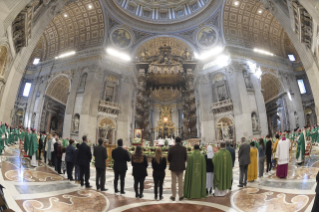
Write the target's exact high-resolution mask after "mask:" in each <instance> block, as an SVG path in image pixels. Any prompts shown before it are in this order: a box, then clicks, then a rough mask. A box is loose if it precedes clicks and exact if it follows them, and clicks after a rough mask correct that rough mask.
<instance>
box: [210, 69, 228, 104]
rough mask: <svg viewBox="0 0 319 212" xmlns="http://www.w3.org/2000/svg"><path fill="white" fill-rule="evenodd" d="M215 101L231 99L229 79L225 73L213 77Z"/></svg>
mask: <svg viewBox="0 0 319 212" xmlns="http://www.w3.org/2000/svg"><path fill="white" fill-rule="evenodd" d="M213 94H214V96H213V101H214V102H222V101H225V100H228V99H229V95H228V89H227V80H226V76H225V75H224V74H221V73H219V74H216V75H215V76H214V77H213Z"/></svg>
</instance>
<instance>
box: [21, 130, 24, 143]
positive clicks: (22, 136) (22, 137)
mask: <svg viewBox="0 0 319 212" xmlns="http://www.w3.org/2000/svg"><path fill="white" fill-rule="evenodd" d="M20 131H21V132H20V140H21V142H23V140H24V137H25V134H24V130H23V129H20Z"/></svg>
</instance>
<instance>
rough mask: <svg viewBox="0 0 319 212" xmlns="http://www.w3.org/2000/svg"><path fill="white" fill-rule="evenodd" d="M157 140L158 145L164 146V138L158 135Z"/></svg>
mask: <svg viewBox="0 0 319 212" xmlns="http://www.w3.org/2000/svg"><path fill="white" fill-rule="evenodd" d="M157 141H158V145H159V146H164V145H165V140H164V139H162V138H161V137H159V139H158V140H157Z"/></svg>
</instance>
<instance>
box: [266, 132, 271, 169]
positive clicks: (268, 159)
mask: <svg viewBox="0 0 319 212" xmlns="http://www.w3.org/2000/svg"><path fill="white" fill-rule="evenodd" d="M270 137H271V136H270V135H267V136H266V140H267V143H266V160H267V167H266V173H267V174H268V172H269V173H270V170H271V155H272V142H271V140H270Z"/></svg>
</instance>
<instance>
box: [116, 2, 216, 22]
mask: <svg viewBox="0 0 319 212" xmlns="http://www.w3.org/2000/svg"><path fill="white" fill-rule="evenodd" d="M113 1H115V2H116V5H117V6H118V7H119V8H121V9H122V11H124V12H125V13H126V14H128V15H130V16H131V17H134V18H136V19H138V20H143V21H147V22H156V23H165V24H167V23H170V22H172V23H173V22H174V23H176V22H179V21H183V20H186V19H188V18H191V17H193V16H195V15H197V14H199V13H200V12H201V11H203V10H204V9H205V8H206V7H207V6H208V5H209V3H211V2H212V1H213V0H199V1H195V0H128V1H126V0H113Z"/></svg>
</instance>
